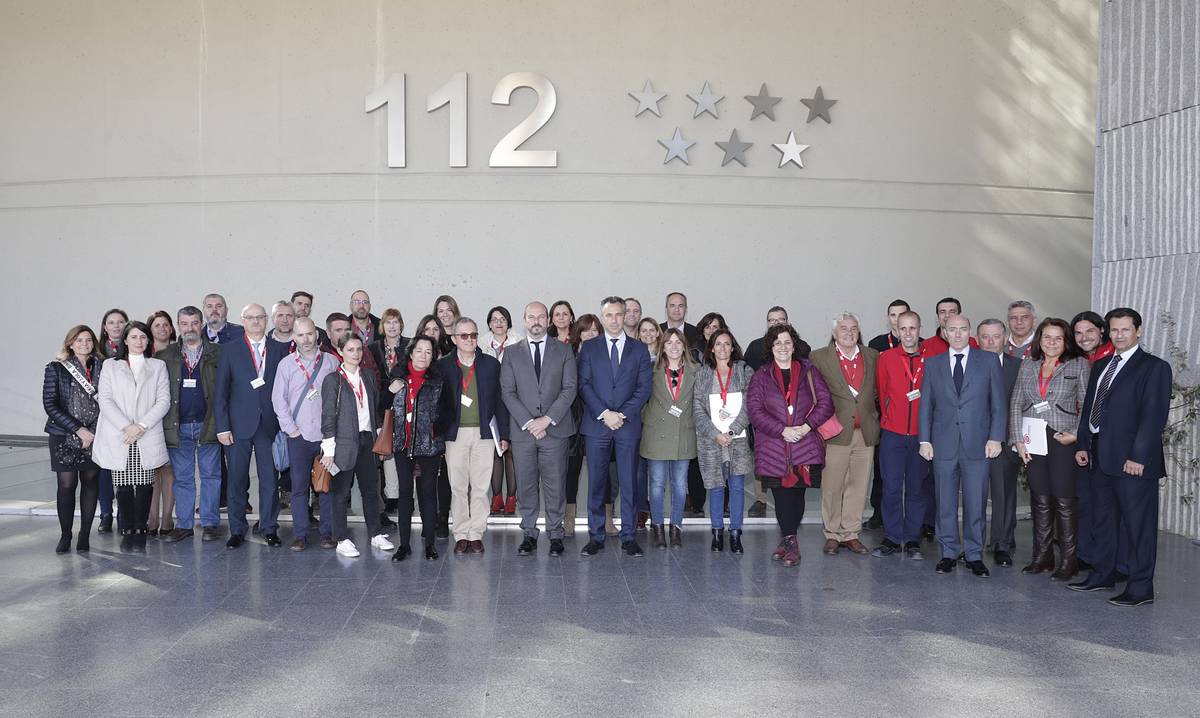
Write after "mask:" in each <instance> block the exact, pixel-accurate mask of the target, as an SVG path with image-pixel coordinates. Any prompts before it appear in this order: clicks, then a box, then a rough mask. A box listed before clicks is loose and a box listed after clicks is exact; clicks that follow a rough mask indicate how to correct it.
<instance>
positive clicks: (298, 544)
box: [288, 539, 306, 551]
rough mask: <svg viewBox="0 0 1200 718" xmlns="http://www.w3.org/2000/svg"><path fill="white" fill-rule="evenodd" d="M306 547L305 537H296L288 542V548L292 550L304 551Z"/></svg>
mask: <svg viewBox="0 0 1200 718" xmlns="http://www.w3.org/2000/svg"><path fill="white" fill-rule="evenodd" d="M305 547H306V545H305V543H304V539H296V540H295V541H292V542H291V543H290V544H288V548H289V549H290V550H292V551H303V550H304V549H305Z"/></svg>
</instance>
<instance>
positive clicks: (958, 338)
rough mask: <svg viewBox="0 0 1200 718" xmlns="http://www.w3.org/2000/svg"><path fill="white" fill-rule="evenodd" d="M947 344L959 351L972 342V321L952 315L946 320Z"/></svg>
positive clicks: (962, 316)
mask: <svg viewBox="0 0 1200 718" xmlns="http://www.w3.org/2000/svg"><path fill="white" fill-rule="evenodd" d="M945 332H946V343H947V344H949V345H950V348H951V349H953V350H955V351H959V350H961V349H963V348H964V347H966V346H967V344H968V343H969V342H970V341H971V320H970V319H967V317H966V316H964V315H962V314H952V315H950V316H949V317H947V319H946V326H945Z"/></svg>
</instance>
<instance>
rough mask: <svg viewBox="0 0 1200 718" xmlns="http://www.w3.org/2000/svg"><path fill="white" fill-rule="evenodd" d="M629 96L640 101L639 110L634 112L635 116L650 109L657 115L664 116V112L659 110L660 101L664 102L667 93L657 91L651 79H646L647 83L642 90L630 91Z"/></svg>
mask: <svg viewBox="0 0 1200 718" xmlns="http://www.w3.org/2000/svg"><path fill="white" fill-rule="evenodd" d="M629 96H630V97H632V98H633V99H635V100H637V103H638V106H637V112H635V113H633V116H634V117H637V116H638V115H640V114H642V113H643V112H645V111H646V110H650V111H651V112H653V113H654V114H655V115H658V116H659V117H662V113H661V112H659V111H658V103H660V102H662V99H663V98H664V97H666V96H667V93H665V92H655V91H654V85H651V84H650V81H649V80H646V84H645V86H644V87H642V91H641V92H630V93H629Z"/></svg>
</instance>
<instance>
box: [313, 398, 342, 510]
mask: <svg viewBox="0 0 1200 718" xmlns="http://www.w3.org/2000/svg"><path fill="white" fill-rule="evenodd" d="M337 384H338V390H337V394H335V395H334V398H333V417H334V426H335V427H336V426H337V415H338V411H339V410H340V409H341V408H342V381H341V380H338V383H337ZM332 484H333V474H331V473H329V469H327V468H325V464H322V463H321V455H320V454H317V455H316V456H315V457H313V465H312V490H313V491H314V492H316V493H318V494H327V493H329V490H330V487H331V486H332Z"/></svg>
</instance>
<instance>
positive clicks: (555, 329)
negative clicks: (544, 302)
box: [547, 299, 575, 341]
mask: <svg viewBox="0 0 1200 718" xmlns="http://www.w3.org/2000/svg"><path fill="white" fill-rule="evenodd" d="M559 307H566V308H567V311H568V312H570V313H571V323H570V324H569V325H568V326H567V332H570V331H571V330H572V329H573V328H574V327H575V310H574V309H572V308H571V303H570V302H568V301H567V300H565V299H560V300H558V301H557V302H555V303H554V304H551V305H550V316H549V318H548V319H549V321H550V328H549V329H548V330H547V333H548V334H549V335H550V336H552V337H554V338H555V339H559V340H560V341H561V339H562V338H561V337H559V336H558V327H556V326H554V310H555V309H558V308H559ZM568 336H569V335H568Z"/></svg>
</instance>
